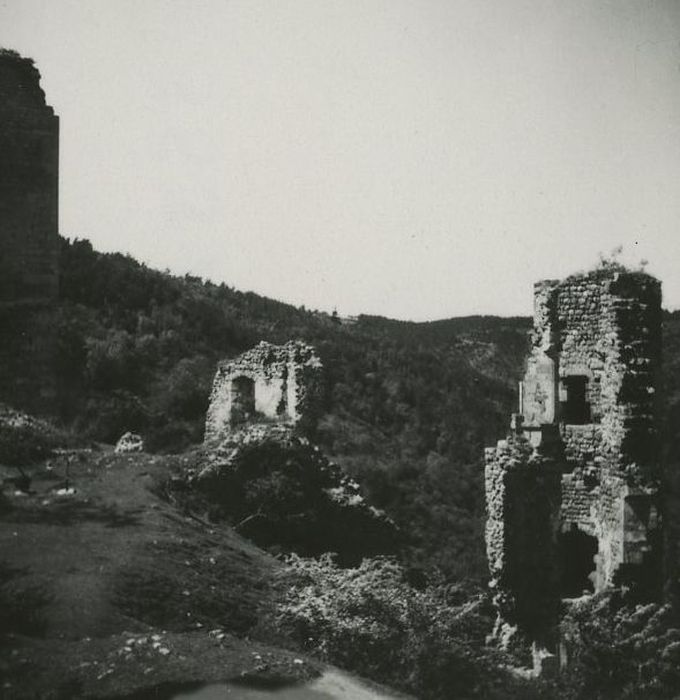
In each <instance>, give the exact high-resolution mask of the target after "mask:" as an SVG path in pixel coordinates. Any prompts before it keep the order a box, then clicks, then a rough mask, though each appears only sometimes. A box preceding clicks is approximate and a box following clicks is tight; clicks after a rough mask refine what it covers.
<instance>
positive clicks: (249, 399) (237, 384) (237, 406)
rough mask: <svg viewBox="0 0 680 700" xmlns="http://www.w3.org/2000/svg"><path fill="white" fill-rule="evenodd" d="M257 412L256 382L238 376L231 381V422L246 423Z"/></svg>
mask: <svg viewBox="0 0 680 700" xmlns="http://www.w3.org/2000/svg"><path fill="white" fill-rule="evenodd" d="M254 414H255V382H254V381H253V380H252V379H250V378H249V377H236V378H235V379H233V380H232V382H231V422H232V423H245V422H246V421H248V420H251V419H252V418H253V416H254Z"/></svg>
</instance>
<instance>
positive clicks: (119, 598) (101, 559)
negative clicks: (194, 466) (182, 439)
mask: <svg viewBox="0 0 680 700" xmlns="http://www.w3.org/2000/svg"><path fill="white" fill-rule="evenodd" d="M184 459H186V458H184ZM180 466H181V463H179V462H178V458H176V459H175V460H174V461H173V459H172V458H161V457H156V456H150V455H143V454H136V455H128V456H125V455H116V454H114V453H113V452H111V451H100V450H97V449H95V450H89V449H88V450H69V451H66V452H63V453H62V454H60V455H59V456H58V457H56V458H53V459H51V460H49V461H47V462H42V463H40V464H38V465H37V466H34V467H32V468H30V469H28V468H27V469H26V471H27V473H29V474H30V476H31V477H32V482H31V491H32V493H31V494H30V495H25V494H24V495H21V492H18V491H17V492H15V491H13V490H11V489H7V488H6V489H5V495H4V496H3V499H2V503H1V504H0V521H1V522H2V526H1V527H0V551H1V552H2V561H1V562H0V577H1V578H2V581H1V582H0V583H1V584H2V585H1V586H0V592H1V595H2V598H3V599H2V601H0V602H1V606H0V616H1V618H2V619H1V623H2V624H0V627H1V628H2V633H3V637H2V644H1V645H0V672H1V673H2V684H3V685H2V687H3V690H2V696H3V697H8V698H9V697H40V698H48V697H53V698H71V697H79V696H88V697H111V696H114V695H115V696H120V695H124V694H126V693H131V692H133V691H139V690H140V688H152V687H155V686H158V685H161V684H168V683H187V682H188V683H191V682H192V681H194V682H195V681H210V680H224V679H227V678H230V677H241V676H242V674H246V675H248V674H250V675H254V676H258V675H264V676H268V677H274V678H280V679H284V680H285V679H295V678H304V677H308V676H310V675H314V673H315V671H314V668H313V667H312V666H310V664H309V663H308V662H304V663H302V664H300V663H293V657H292V656H291V654H288V653H286V652H283V651H281V650H280V649H275V648H272V647H270V646H267V645H266V644H262V643H261V642H262V640H265V639H267V640H271V634H272V632H271V629H270V628H269V627H268V625H267V622H266V620H267V613H268V611H269V606H270V604H271V601H272V592H271V588H270V584H271V579H272V576H273V573H274V571H275V570H276V569H277V568H278V567H280V564H279V563H278V562H276V561H275V560H274V559H272V558H271V557H269V556H268V555H266V554H265V553H264V552H262V551H261V550H258V549H257V548H256V547H255V546H253V545H252V544H250V543H249V542H247V541H246V540H243V539H241V538H240V537H238V536H237V535H236V534H235V533H233V531H231V530H230V529H229V528H226V527H221V526H219V525H212V524H211V525H207V524H206V523H203V522H201V519H200V518H197V517H196V516H195V515H193V514H187V513H184V514H183V513H181V512H179V511H177V509H175V508H174V507H173V506H172V504H170V503H168V502H166V501H165V500H163V499H162V498H160V497H159V495H158V494H157V493H155V491H157V489H158V488H159V486H160V485H161V484H163V483H164V480H165V478H166V477H167V475H168V471H169V470H171V469H173V468H179V467H180ZM5 476H6V474H5ZM245 636H248V637H249V639H251V640H252V641H249V642H246V641H242V640H243V638H244V637H245ZM255 640H259V642H258V641H255Z"/></svg>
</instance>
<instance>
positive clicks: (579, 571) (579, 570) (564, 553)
mask: <svg viewBox="0 0 680 700" xmlns="http://www.w3.org/2000/svg"><path fill="white" fill-rule="evenodd" d="M559 547H560V564H561V573H562V575H561V581H560V587H561V594H562V597H563V598H576V597H578V596H580V595H583V593H584V592H588V593H592V592H593V591H594V590H595V585H594V582H593V579H594V576H593V574H594V572H595V555H596V554H597V538H596V537H591V536H590V535H587V534H586V533H585V532H583V530H579V528H578V527H577V526H576V525H574V524H572V526H571V530H569V531H568V532H563V533H561V534H560V537H559Z"/></svg>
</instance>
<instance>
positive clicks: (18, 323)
mask: <svg viewBox="0 0 680 700" xmlns="http://www.w3.org/2000/svg"><path fill="white" fill-rule="evenodd" d="M58 178H59V118H58V117H57V116H56V115H55V114H54V111H53V109H52V108H51V107H50V106H48V105H47V104H46V102H45V94H44V93H43V91H42V89H41V87H40V74H39V73H38V70H37V69H36V68H35V66H34V65H33V62H32V61H31V60H29V59H25V58H22V57H21V56H19V55H18V54H17V53H15V52H13V51H7V50H4V49H0V334H1V336H2V343H0V401H4V402H7V403H10V404H12V405H14V406H16V407H19V408H23V409H26V410H30V411H32V412H37V413H41V412H43V413H47V412H50V411H51V410H52V409H53V408H54V406H55V399H56V373H55V367H54V361H55V355H56V332H57V328H56V321H55V319H54V308H53V306H52V304H53V302H54V301H55V300H56V298H57V293H58V252H59V249H58Z"/></svg>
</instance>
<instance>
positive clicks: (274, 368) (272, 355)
mask: <svg viewBox="0 0 680 700" xmlns="http://www.w3.org/2000/svg"><path fill="white" fill-rule="evenodd" d="M321 370H322V366H321V361H320V360H319V358H318V356H317V355H316V353H315V351H314V348H312V347H311V346H310V345H306V344H305V343H302V342H299V341H290V342H288V343H286V344H285V345H282V346H277V345H272V344H271V343H267V342H265V341H262V342H261V343H260V344H259V345H257V346H256V347H254V348H252V349H251V350H248V351H247V352H245V353H243V354H242V355H240V356H239V357H237V358H235V359H234V360H230V361H226V362H223V363H221V364H220V365H219V366H218V368H217V372H216V374H215V379H214V381H213V388H212V393H211V395H210V405H209V407H208V413H207V416H206V425H205V442H206V443H214V442H217V441H220V440H221V439H223V438H224V437H226V436H227V435H228V434H229V433H230V432H231V431H232V430H233V429H235V428H238V427H239V426H240V425H242V424H246V423H261V422H273V423H281V424H286V425H291V426H292V425H304V427H306V428H308V427H310V426H311V425H312V424H313V423H314V421H315V419H316V414H317V412H318V403H319V398H320V393H321Z"/></svg>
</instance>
